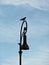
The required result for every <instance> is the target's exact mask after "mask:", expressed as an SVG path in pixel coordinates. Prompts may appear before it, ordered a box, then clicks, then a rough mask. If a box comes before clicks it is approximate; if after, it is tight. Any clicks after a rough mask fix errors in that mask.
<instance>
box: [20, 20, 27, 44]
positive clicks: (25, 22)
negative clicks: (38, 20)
mask: <svg viewBox="0 0 49 65" xmlns="http://www.w3.org/2000/svg"><path fill="white" fill-rule="evenodd" d="M24 23H26V32H27V21H26V20H24V21H23V23H22V25H21V29H20V44H21V43H22V28H23V25H24Z"/></svg>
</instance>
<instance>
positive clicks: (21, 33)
mask: <svg viewBox="0 0 49 65" xmlns="http://www.w3.org/2000/svg"><path fill="white" fill-rule="evenodd" d="M25 19H26V17H24V18H22V19H20V20H22V21H23V22H22V25H21V29H20V43H19V59H20V60H19V63H20V64H19V65H21V61H22V50H28V49H29V46H28V45H27V43H26V32H27V22H26V20H25ZM24 23H25V24H26V26H25V27H24V30H23V32H22V29H23V25H24ZM22 37H23V45H22Z"/></svg>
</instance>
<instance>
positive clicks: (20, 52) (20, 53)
mask: <svg viewBox="0 0 49 65" xmlns="http://www.w3.org/2000/svg"><path fill="white" fill-rule="evenodd" d="M19 46H20V47H19V57H20V60H19V63H20V64H19V65H21V60H22V51H21V43H20V44H19Z"/></svg>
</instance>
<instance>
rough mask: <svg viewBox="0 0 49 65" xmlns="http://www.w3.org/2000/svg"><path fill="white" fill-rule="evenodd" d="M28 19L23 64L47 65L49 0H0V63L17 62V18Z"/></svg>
mask: <svg viewBox="0 0 49 65" xmlns="http://www.w3.org/2000/svg"><path fill="white" fill-rule="evenodd" d="M24 16H26V17H27V19H26V20H27V23H28V32H27V43H28V45H29V47H30V49H29V50H28V51H23V55H22V65H27V64H28V65H30V64H31V65H49V0H29V1H28V0H23V1H22V0H0V65H19V53H18V51H19V46H18V43H19V35H20V27H21V23H22V22H21V21H20V18H22V17H24Z"/></svg>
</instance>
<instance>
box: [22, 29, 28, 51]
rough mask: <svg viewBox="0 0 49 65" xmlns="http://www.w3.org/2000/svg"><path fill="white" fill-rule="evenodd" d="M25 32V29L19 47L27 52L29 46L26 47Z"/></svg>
mask: <svg viewBox="0 0 49 65" xmlns="http://www.w3.org/2000/svg"><path fill="white" fill-rule="evenodd" d="M25 30H26V28H24V32H23V45H21V50H29V46H28V44H27V40H26V32H25Z"/></svg>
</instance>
